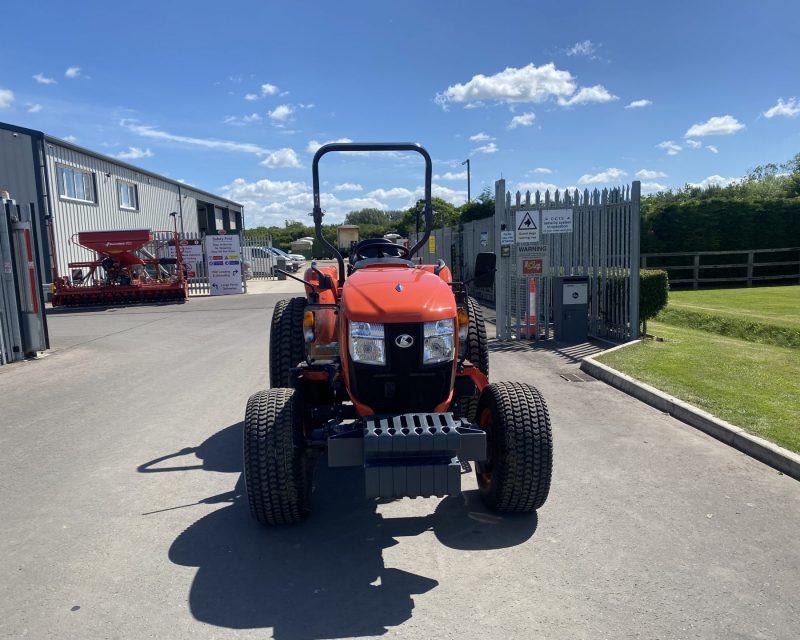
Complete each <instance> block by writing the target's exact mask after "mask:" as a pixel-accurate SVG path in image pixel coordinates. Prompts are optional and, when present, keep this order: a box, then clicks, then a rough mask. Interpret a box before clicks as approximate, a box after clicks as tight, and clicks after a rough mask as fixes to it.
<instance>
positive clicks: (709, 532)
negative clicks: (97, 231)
mask: <svg viewBox="0 0 800 640" xmlns="http://www.w3.org/2000/svg"><path fill="white" fill-rule="evenodd" d="M279 297H281V296H279V295H275V294H264V295H247V296H236V297H227V298H214V299H212V298H197V299H193V300H191V301H190V302H189V303H187V304H185V305H182V306H163V307H140V308H134V309H115V310H104V311H82V312H67V313H53V314H51V316H50V319H49V322H50V329H51V335H52V342H53V344H54V350H53V352H52V354H51V355H49V356H48V357H46V358H43V359H41V360H39V361H36V362H28V363H21V364H15V365H10V366H6V367H2V368H0V638H35V639H37V640H39V639H45V638H58V639H71V638H76V639H82V640H83V639H94V638H125V639H131V638H137V639H138V638H176V639H177V638H230V637H237V638H238V637H246V638H251V637H252V638H256V637H257V638H266V637H269V636H270V635H271V634H272V635H273V636H274V637H275V638H283V639H317V638H346V637H364V636H367V637H369V636H381V635H386V636H389V635H393V636H401V637H408V638H412V637H413V638H460V639H463V638H481V639H487V638H565V639H570V640H573V639H576V638H591V639H595V638H605V637H608V638H648V639H650V638H770V639H774V638H786V639H790V638H791V639H794V638H797V637H798V635H799V634H800V628H799V627H798V621H799V620H800V611H799V610H798V609H799V608H800V605H799V604H798V603H799V602H800V600H799V599H798V593H800V542H798V540H800V483H798V482H796V481H794V480H791V479H789V478H787V477H784V476H781V475H779V474H778V473H777V472H775V471H774V470H772V469H770V468H769V467H766V466H764V465H762V464H760V463H758V462H755V461H753V460H751V459H749V458H747V457H746V456H744V455H743V454H741V453H739V452H737V451H735V450H733V449H730V448H728V447H726V446H725V445H723V444H721V443H719V442H717V441H715V440H713V439H711V438H709V437H707V436H705V435H703V434H702V433H699V432H697V431H695V430H693V429H692V428H690V427H687V426H685V425H683V424H681V423H680V422H677V421H676V420H674V419H672V418H670V417H668V416H665V415H662V414H660V413H659V412H658V411H655V410H654V409H651V408H649V407H647V406H644V405H642V404H639V403H638V402H636V401H635V400H633V399H632V398H629V397H628V396H626V395H624V394H622V393H620V392H618V391H615V390H613V389H611V388H609V387H606V386H605V385H603V384H602V383H600V382H566V381H564V380H563V379H562V378H561V377H560V375H559V374H561V373H565V372H571V373H575V372H577V358H578V356H579V355H580V354H581V353H584V352H588V351H591V347H579V348H572V349H568V348H563V349H560V348H558V347H551V348H547V349H542V348H533V347H531V346H530V345H528V344H524V343H518V344H510V345H504V344H500V343H493V344H492V354H491V368H492V375H491V377H492V379H493V380H501V379H510V380H515V379H516V380H524V381H528V382H531V383H533V384H535V385H537V386H538V387H539V388H540V390H541V391H542V392H543V393H544V395H545V397H546V398H547V399H548V402H549V405H550V409H551V415H552V419H553V425H554V434H555V473H554V481H553V487H552V491H551V494H550V499H549V501H548V503H547V504H546V505H545V507H544V508H543V509H541V510H540V511H539V513H538V514H537V515H535V516H526V517H498V516H496V515H493V514H491V513H489V512H487V511H486V510H485V509H484V508H483V507H482V506H481V504H480V501H479V500H478V498H477V495H476V492H475V482H474V479H473V478H472V476H464V478H465V480H464V483H463V484H464V487H465V489H466V491H465V492H464V494H463V496H462V497H455V498H449V499H445V500H438V499H417V500H401V501H395V502H388V503H384V504H375V503H368V502H366V501H365V500H363V499H362V497H361V486H360V484H359V474H358V472H354V471H352V470H346V469H345V470H327V469H325V468H320V469H319V470H318V473H317V478H316V489H315V497H314V500H315V512H314V513H313V515H312V517H311V519H310V520H309V521H308V522H307V523H305V524H303V525H300V526H297V527H291V528H284V529H274V530H268V529H263V528H260V527H259V526H257V525H256V524H255V523H254V522H253V521H251V520H250V518H249V515H248V512H247V505H246V503H245V500H244V499H243V495H242V492H243V486H242V480H241V474H240V438H241V420H242V417H243V413H244V406H245V402H246V399H247V397H248V395H249V394H251V393H252V392H254V391H256V390H258V389H259V388H262V387H265V386H266V385H267V336H268V325H269V319H270V317H271V312H272V307H273V306H274V303H275V301H276V300H277V299H278V298H279Z"/></svg>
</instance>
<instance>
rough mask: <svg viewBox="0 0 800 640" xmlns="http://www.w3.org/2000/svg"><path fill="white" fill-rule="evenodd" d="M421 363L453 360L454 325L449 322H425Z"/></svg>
mask: <svg viewBox="0 0 800 640" xmlns="http://www.w3.org/2000/svg"><path fill="white" fill-rule="evenodd" d="M423 337H424V339H425V341H424V344H423V346H422V363H423V364H434V363H436V362H446V361H448V360H452V359H453V354H454V344H455V341H454V340H453V338H454V337H455V323H454V322H453V320H452V319H449V320H434V321H433V322H426V323H425V327H424V329H423Z"/></svg>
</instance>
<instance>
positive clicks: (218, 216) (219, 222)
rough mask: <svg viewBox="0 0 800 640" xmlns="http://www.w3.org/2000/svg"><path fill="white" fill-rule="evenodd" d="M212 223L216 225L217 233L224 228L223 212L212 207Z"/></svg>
mask: <svg viewBox="0 0 800 640" xmlns="http://www.w3.org/2000/svg"><path fill="white" fill-rule="evenodd" d="M214 221H215V223H216V227H217V231H221V230H222V229H224V228H225V218H224V211H223V210H222V209H220V208H219V207H214Z"/></svg>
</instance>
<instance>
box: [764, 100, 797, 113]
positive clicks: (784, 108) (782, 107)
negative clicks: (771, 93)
mask: <svg viewBox="0 0 800 640" xmlns="http://www.w3.org/2000/svg"><path fill="white" fill-rule="evenodd" d="M798 113H800V102H798V101H797V98H789V99H788V100H787V101H786V102H784V101H783V98H778V103H777V104H776V105H775V106H773V107H770V108H769V109H767V110H766V111H765V112H764V117H765V118H774V117H775V116H784V117H786V118H794V117H795V116H796V115H797V114H798Z"/></svg>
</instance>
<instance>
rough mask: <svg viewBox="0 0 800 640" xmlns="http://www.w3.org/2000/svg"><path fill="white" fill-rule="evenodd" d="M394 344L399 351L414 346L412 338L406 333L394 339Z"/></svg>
mask: <svg viewBox="0 0 800 640" xmlns="http://www.w3.org/2000/svg"><path fill="white" fill-rule="evenodd" d="M394 343H395V344H396V345H397V346H398V347H400V348H401V349H408V348H409V347H410V346H411V345H412V344H414V338H412V337H411V336H410V335H408V334H407V333H403V334H401V335H399V336H397V337H396V338H395V339H394Z"/></svg>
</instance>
